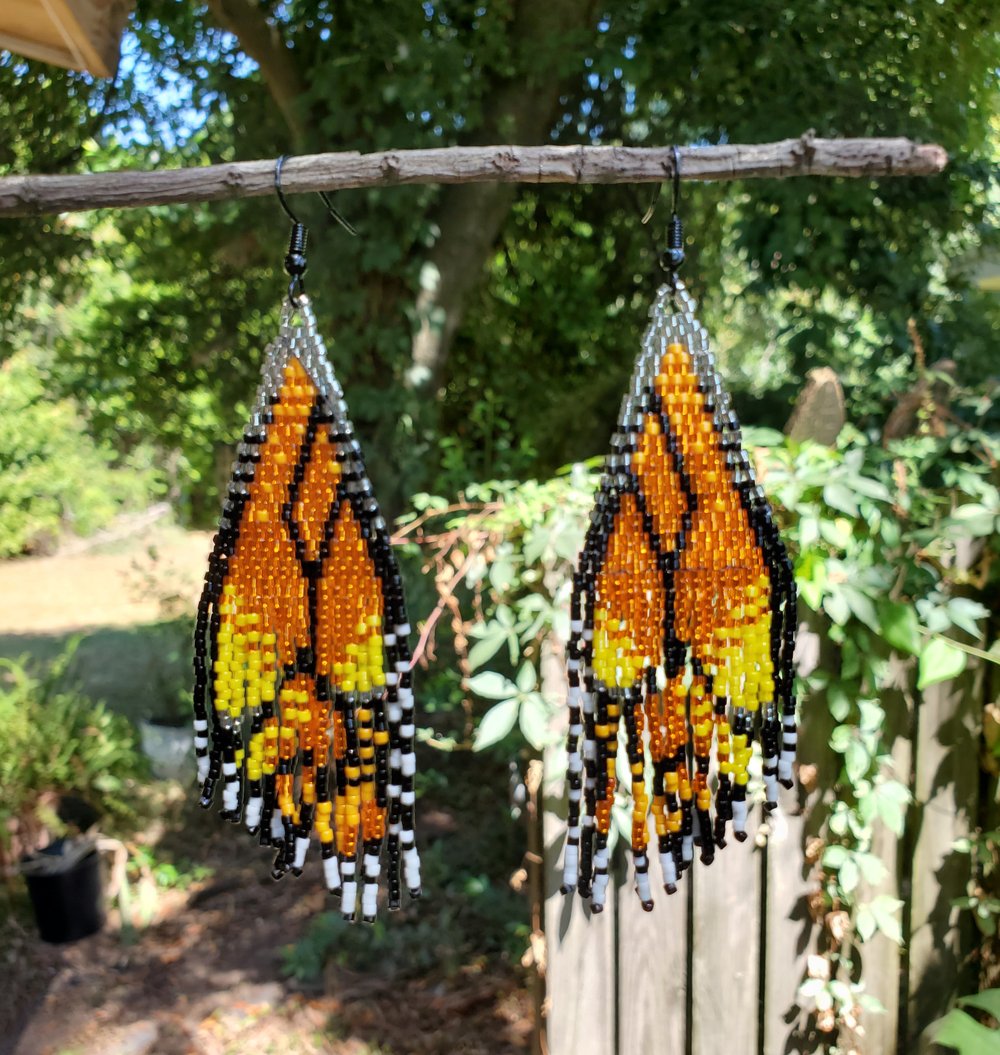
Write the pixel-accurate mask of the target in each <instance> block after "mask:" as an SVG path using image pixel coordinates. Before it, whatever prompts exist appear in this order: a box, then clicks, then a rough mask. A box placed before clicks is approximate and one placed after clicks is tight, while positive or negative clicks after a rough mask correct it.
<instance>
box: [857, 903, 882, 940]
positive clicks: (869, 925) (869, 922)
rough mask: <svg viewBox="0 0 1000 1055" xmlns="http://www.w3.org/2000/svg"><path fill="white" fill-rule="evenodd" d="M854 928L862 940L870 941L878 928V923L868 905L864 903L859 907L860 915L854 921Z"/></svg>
mask: <svg viewBox="0 0 1000 1055" xmlns="http://www.w3.org/2000/svg"><path fill="white" fill-rule="evenodd" d="M854 929H855V931H856V932H857V935H858V937H859V938H860V939H861V940H862V941H868V939H869V938H871V936H872V935H873V934H874V933H875V931H876V930H878V924H876V922H875V917H874V915H873V914H872V911H871V909H870V908H869V907H868V906H867V905H862V906H861V908H859V909H858V916H857V919H856V920H855V921H854Z"/></svg>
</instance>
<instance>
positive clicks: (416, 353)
mask: <svg viewBox="0 0 1000 1055" xmlns="http://www.w3.org/2000/svg"><path fill="white" fill-rule="evenodd" d="M594 11H595V5H594V3H593V2H592V0H587V2H582V3H581V2H580V0H547V2H545V3H538V0H519V2H518V3H517V6H516V9H515V13H514V18H513V19H512V22H511V27H510V53H511V55H514V56H518V57H520V56H530V55H531V54H532V53H533V51H534V50H535V47H536V46H537V43H538V42H539V41H543V40H544V41H545V48H546V52H547V53H548V54H549V55H550V56H551V55H559V56H560V60H559V61H555V62H553V61H550V62H549V63H547V64H536V65H534V66H533V67H530V68H527V69H520V68H516V69H515V70H514V72H513V73H512V74H511V75H510V76H508V77H506V78H504V79H502V80H501V81H500V82H499V83H498V84H497V85H496V86H495V90H494V91H493V93H492V94H493V103H492V105H491V106H490V107H489V109H488V110H487V112H486V118H485V120H484V122H483V126H482V128H481V129H480V130H479V132H478V133H477V135H476V136H475V138H474V144H473V145H476V144H485V143H490V142H506V143H525V144H528V145H531V144H535V143H539V142H540V141H542V140H543V139H544V138H545V137H546V134H547V133H548V132H549V130H550V129H551V128H552V125H553V124H554V122H555V118H556V117H557V115H558V107H559V96H560V93H561V91H562V90H563V88H564V87H565V81H566V75H565V71H566V70H567V69H572V68H574V66H575V65H576V64H575V62H574V61H573V57H574V56H575V55H576V53H577V52H580V51H581V47H580V44H581V41H584V40H587V39H588V34H587V33H586V30H587V29H589V28H590V26H591V25H592V23H593V20H594ZM561 44H562V45H565V47H561V46H560V45H561ZM529 63H530V58H528V59H527V60H526V61H525V65H528V64H529ZM519 66H520V63H519ZM516 193H517V192H516V189H515V188H514V187H512V186H507V185H504V184H465V185H461V184H459V185H455V186H452V187H449V188H448V189H447V190H446V191H445V192H444V194H443V195H442V196H441V200H440V203H439V205H438V209H437V223H438V228H439V230H440V232H441V233H440V236H439V237H438V240H437V242H435V244H434V246H433V248H432V249H431V251H430V253H429V254H428V257H427V261H426V263H425V264H424V268H423V274H422V277H421V285H422V289H421V291H420V294H419V296H418V298H417V305H416V308H417V319H418V322H419V325H418V329H417V332H416V334H415V335H414V339H413V351H412V361H411V366H410V370H409V372H408V376H407V382H408V386H409V387H410V388H411V389H413V390H415V391H419V392H423V393H432V392H434V390H435V389H436V388H437V386H438V384H439V383H440V378H441V372H442V369H443V367H444V364H445V361H446V360H447V357H448V352H449V350H450V348H451V343H452V340H453V339H454V337H455V332H456V331H457V329H458V327H459V325H460V324H461V322H462V318H463V315H464V311H465V305H466V303H467V298H468V296H469V293H470V292H471V291H472V290H473V289H474V288H475V287H476V285H477V284H478V283H479V281H480V279H481V278H482V274H483V265H484V264H485V262H486V260H487V258H488V256H489V253H490V250H491V249H492V248H493V246H494V244H495V243H496V240H497V237H498V235H499V234H500V230H501V228H502V227H503V224H504V221H505V219H506V218H507V214H508V213H509V212H510V207H511V205H512V204H513V202H514V197H515V194H516Z"/></svg>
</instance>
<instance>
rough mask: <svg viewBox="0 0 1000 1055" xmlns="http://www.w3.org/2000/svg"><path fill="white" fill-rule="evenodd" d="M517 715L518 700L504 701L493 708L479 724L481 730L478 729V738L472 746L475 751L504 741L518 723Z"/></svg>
mask: <svg viewBox="0 0 1000 1055" xmlns="http://www.w3.org/2000/svg"><path fill="white" fill-rule="evenodd" d="M517 713H518V703H517V700H504V702H503V703H498V704H496V706H494V707H491V708H490V709H489V710H488V711H487V712H486V713H485V714H484V715H483V717H482V719H481V720H480V722H479V728H478V729H476V738H475V740H474V741H473V745H472V747H473V750H474V751H482V750H483V748H486V747H489V746H490V745H491V744H495V743H497V742H499V741H500V740H502V739H503V738H504V737H505V736H506V735H507V734H508V733H509V732H510V731H511V729H513V728H514V722H515V721H517Z"/></svg>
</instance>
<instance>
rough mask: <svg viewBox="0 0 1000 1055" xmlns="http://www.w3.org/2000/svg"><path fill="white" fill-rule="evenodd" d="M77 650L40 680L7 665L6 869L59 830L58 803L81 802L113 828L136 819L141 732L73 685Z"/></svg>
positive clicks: (1, 807)
mask: <svg viewBox="0 0 1000 1055" xmlns="http://www.w3.org/2000/svg"><path fill="white" fill-rule="evenodd" d="M72 653H73V649H72V647H71V648H70V649H69V650H67V652H66V653H64V655H63V656H62V657H61V658H60V659H59V660H57V661H56V662H54V663H52V664H51V665H50V666H49V667H48V668H47V669H45V670H43V671H42V672H41V673H33V672H31V671H29V670H28V669H27V668H26V667H25V666H24V665H23V664H22V663H17V662H15V661H13V660H0V727H2V728H3V730H4V750H3V751H2V752H0V787H2V788H3V795H2V796H0V862H2V861H3V860H4V858H8V859H9V857H10V855H11V854H12V851H13V850H14V849H15V848H19V849H20V850H21V851H24V850H28V849H31V848H32V839H33V837H34V834H35V832H36V831H37V830H38V829H40V828H41V827H42V826H43V825H50V824H51V823H52V812H53V811H52V807H51V802H50V800H51V797H52V796H53V795H54V794H59V793H70V794H73V795H77V796H79V797H80V798H82V799H83V800H84V801H86V802H87V803H89V804H90V805H91V806H92V807H93V808H94V809H96V810H97V811H98V812H99V814H100V816H101V818H102V821H103V822H105V823H106V824H108V825H110V826H111V828H114V826H115V825H121V824H126V823H128V822H130V821H132V820H134V818H135V792H136V781H137V780H139V779H140V778H141V777H143V776H144V775H145V773H146V762H145V759H144V758H143V756H142V754H141V752H140V750H139V745H138V740H137V737H136V734H135V730H134V729H133V728H132V726H131V725H130V724H129V722H128V721H127V720H126V719H125V718H123V717H121V716H120V715H116V714H112V713H111V712H110V711H108V710H107V709H106V708H105V707H104V706H103V704H100V703H94V702H92V701H91V700H89V699H87V698H86V697H84V696H82V695H81V694H80V693H79V692H78V691H77V690H76V689H75V688H74V687H73V686H72V685H68V684H67V681H66V668H67V666H68V664H69V662H70V659H71V658H72Z"/></svg>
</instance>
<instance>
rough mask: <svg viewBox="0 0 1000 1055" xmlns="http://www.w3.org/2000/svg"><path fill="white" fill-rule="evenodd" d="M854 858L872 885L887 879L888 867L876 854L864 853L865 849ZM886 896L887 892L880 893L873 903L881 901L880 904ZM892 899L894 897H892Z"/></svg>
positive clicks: (865, 878) (866, 879)
mask: <svg viewBox="0 0 1000 1055" xmlns="http://www.w3.org/2000/svg"><path fill="white" fill-rule="evenodd" d="M854 860H855V861H856V862H857V863H858V866H859V867H860V869H861V874H862V876H864V880H865V882H866V883H871V884H872V885H874V884H875V883H881V882H882V880H883V879H885V876H886V867H885V865H884V864H883V863H882V861H881V859H880V858H878V857H876V856H875V855H874V854H869V853H864V852H863V851H861V850H859V851H858V852H857V853H856V854H855V855H854ZM885 897H886V895H885V894H879V896H878V897H877V898H875V901H873V902H872V904H873V905H874V904H875V902H879V903H880V904H881V903H883V901H884V899H885ZM890 900H892V899H891V898H890ZM896 907H897V908H898V907H899V906H898V905H897V906H896Z"/></svg>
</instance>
